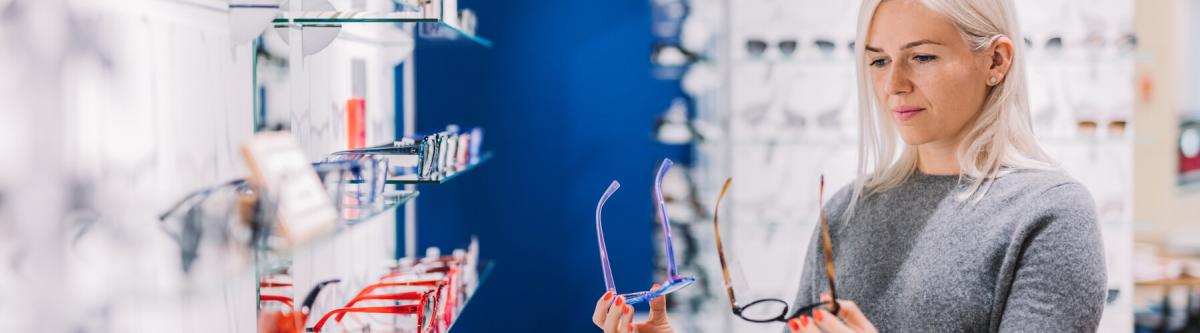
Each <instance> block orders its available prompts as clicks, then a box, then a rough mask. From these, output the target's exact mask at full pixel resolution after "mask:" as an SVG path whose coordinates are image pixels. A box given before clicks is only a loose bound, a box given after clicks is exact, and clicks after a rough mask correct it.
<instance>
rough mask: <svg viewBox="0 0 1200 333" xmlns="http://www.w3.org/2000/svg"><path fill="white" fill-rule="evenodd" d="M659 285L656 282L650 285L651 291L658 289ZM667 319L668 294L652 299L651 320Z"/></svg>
mask: <svg viewBox="0 0 1200 333" xmlns="http://www.w3.org/2000/svg"><path fill="white" fill-rule="evenodd" d="M658 288H659V285H658V284H657V283H656V284H654V286H653V287H650V290H651V291H658ZM666 320H667V296H666V295H663V296H658V297H655V298H654V299H652V300H650V322H658V321H666Z"/></svg>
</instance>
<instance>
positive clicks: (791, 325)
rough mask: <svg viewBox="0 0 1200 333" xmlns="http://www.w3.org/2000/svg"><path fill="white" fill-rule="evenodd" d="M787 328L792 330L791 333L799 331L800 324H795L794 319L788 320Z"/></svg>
mask: <svg viewBox="0 0 1200 333" xmlns="http://www.w3.org/2000/svg"><path fill="white" fill-rule="evenodd" d="M788 326H789V327H791V328H792V332H795V331H799V330H800V324H799V323H797V322H796V320H795V319H792V320H789V321H788Z"/></svg>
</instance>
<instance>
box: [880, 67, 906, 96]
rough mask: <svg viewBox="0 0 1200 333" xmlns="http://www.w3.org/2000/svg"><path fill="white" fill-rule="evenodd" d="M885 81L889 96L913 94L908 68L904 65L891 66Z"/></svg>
mask: <svg viewBox="0 0 1200 333" xmlns="http://www.w3.org/2000/svg"><path fill="white" fill-rule="evenodd" d="M884 80H885V82H884V89H886V91H887V93H888V95H904V94H907V93H910V92H912V81H910V80H909V76H908V67H907V66H904V65H903V64H893V65H892V66H890V67H889V68H888V72H887V76H886V77H885V78H884Z"/></svg>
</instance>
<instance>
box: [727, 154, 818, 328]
mask: <svg viewBox="0 0 1200 333" xmlns="http://www.w3.org/2000/svg"><path fill="white" fill-rule="evenodd" d="M732 182H733V178H729V179H726V180H725V185H724V186H722V187H721V194H720V195H719V196H718V197H717V203H716V205H715V207H714V208H713V235H714V237H715V238H716V242H717V257H718V258H719V259H720V261H721V277H722V279H723V280H724V282H725V293H726V295H727V296H729V306H730V307H731V308H732V310H733V314H734V315H737V316H738V317H740V318H742V319H744V320H746V321H750V322H755V323H770V322H787V321H788V320H791V319H793V318H796V317H800V316H801V315H804V314H806V313H811V312H812V311H813V310H815V309H817V308H818V307H822V306H825V307H827V308H829V309H830V313H833V314H835V315H836V314H837V313H838V310H840V308H839V305H838V304H837V302H820V303H816V304H810V305H806V306H803V307H799V308H796V309H795V310H794V311H789V309H788V303H787V302H784V301H783V300H781V299H777V298H765V299H759V300H755V301H752V302H750V303H748V304H745V305H742V303H740V302H738V300H737V295H736V294H735V293H734V287H733V281H732V278H731V277H730V274H729V271H730V266H733V267H734V271H735V272H737V273H740V271H739V270H738V268H740V266H739V265H738V264H737V262H736V261H730V260H729V259H728V258H726V257H725V247H724V244H722V242H721V228H720V225H719V222H718V221H719V218H720V212H721V201H722V200H724V199H725V193H726V192H727V191H728V190H729V185H730V184H731V183H732ZM824 197H825V176H821V185H820V199H818V200H819V201H821V202H819V203H818V205H819V206H820V207H821V208H819V211H820V214H821V216H820V223H821V240H822V246H823V249H824V251H822V254H823V255H824V258H825V277H826V278H828V281H829V294H830V296H831V297H832V298H833V299H835V300H836V299H837V289H836V288H835V284H834V275H835V274H834V270H833V248H832V243H830V241H829V226H828V225H827V223H826V221H825V208H824ZM739 278H741V276H739Z"/></svg>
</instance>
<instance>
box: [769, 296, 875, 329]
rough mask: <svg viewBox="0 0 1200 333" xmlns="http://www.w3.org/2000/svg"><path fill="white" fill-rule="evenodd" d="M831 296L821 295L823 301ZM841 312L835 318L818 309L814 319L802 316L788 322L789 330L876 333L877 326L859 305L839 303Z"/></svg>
mask: <svg viewBox="0 0 1200 333" xmlns="http://www.w3.org/2000/svg"><path fill="white" fill-rule="evenodd" d="M830 300H831V299H830V297H829V294H821V301H822V302H827V301H830ZM837 304H838V307H839V310H838V314H837V315H836V316H834V315H833V314H832V313H829V311H826V310H825V309H822V308H817V309H816V310H813V312H812V318H809V317H808V316H800V318H796V319H792V320H791V321H789V322H788V328H791V329H792V332H797V333H821V332H829V333H843V332H845V333H853V332H863V333H876V332H878V331H877V330H875V325H872V324H871V321H869V320H867V316H866V315H863V312H862V309H859V308H858V305H857V304H854V302H851V301H847V300H838V301H837Z"/></svg>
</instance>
